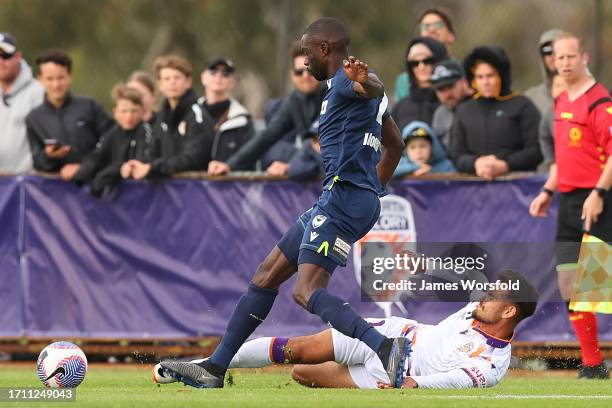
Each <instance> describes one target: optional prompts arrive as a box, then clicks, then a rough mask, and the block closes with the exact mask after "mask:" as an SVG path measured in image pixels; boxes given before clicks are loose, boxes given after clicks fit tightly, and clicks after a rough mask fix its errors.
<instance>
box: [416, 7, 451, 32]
mask: <svg viewBox="0 0 612 408" xmlns="http://www.w3.org/2000/svg"><path fill="white" fill-rule="evenodd" d="M428 14H435V15H437V16H438V17H440V18H441V19H442V21H444V24H445V25H446V28H448V31H450V32H451V33H453V34H455V30H454V29H453V21H452V20H451V18H450V16H449V15H448V10H446V9H445V8H442V7H430V8H428V9H426V10H425V11H423V12H422V13H421V15H420V16H419V19H418V20H417V23H419V24H420V23H421V22H422V21H423V19H424V18H425V16H426V15H428ZM417 30H418V28H417Z"/></svg>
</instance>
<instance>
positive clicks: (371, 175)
mask: <svg viewBox="0 0 612 408" xmlns="http://www.w3.org/2000/svg"><path fill="white" fill-rule="evenodd" d="M349 41H350V38H349V34H348V31H347V30H346V28H345V26H344V24H343V23H342V22H340V21H339V20H337V19H335V18H329V17H323V18H319V19H318V20H316V21H315V22H313V23H312V24H311V25H310V26H309V27H308V29H307V30H306V32H305V34H304V35H303V36H302V49H303V50H304V52H305V55H306V60H305V62H304V64H305V66H306V67H307V68H308V71H309V72H310V73H311V74H312V75H313V76H314V77H315V78H316V79H317V80H319V81H327V87H328V89H327V91H326V92H325V95H324V97H323V102H322V105H321V115H320V121H319V141H320V144H321V154H322V156H323V161H324V164H325V180H324V188H323V193H322V194H321V196H320V198H319V200H318V201H317V203H316V204H315V205H314V207H313V208H312V209H310V210H308V211H306V212H305V213H304V214H302V215H301V216H300V218H299V219H298V221H297V223H296V224H295V225H294V226H293V227H291V228H290V229H289V230H288V231H287V232H286V233H285V235H284V236H283V237H282V238H281V239H280V241H279V242H278V244H277V245H276V246H275V247H274V248H273V249H272V251H271V252H270V254H269V255H268V257H267V258H266V259H265V260H264V262H263V263H262V264H261V265H259V267H258V268H257V271H256V273H255V275H254V276H253V279H252V280H251V283H250V284H249V289H248V291H247V293H246V294H244V295H243V296H242V297H241V298H240V300H239V302H238V304H237V305H236V308H235V309H234V312H233V314H232V316H231V317H230V321H229V323H228V326H227V329H226V332H225V334H224V336H223V338H222V339H221V343H220V344H219V346H218V347H217V349H216V350H215V352H214V353H213V354H212V356H211V357H210V358H208V359H206V360H204V361H203V362H201V363H197V364H196V363H190V362H176V361H164V362H162V363H161V367H162V368H163V369H164V370H165V372H166V374H168V375H170V376H172V377H174V378H176V379H177V380H179V381H182V382H183V383H185V384H188V385H192V386H194V387H199V388H202V387H206V388H220V387H223V380H224V375H225V371H226V370H227V367H228V366H229V363H230V361H231V360H232V357H233V356H234V355H235V354H236V352H237V351H238V349H239V348H240V346H241V345H242V344H243V343H244V342H245V340H246V339H247V338H248V337H249V336H250V335H251V334H252V333H253V331H255V329H256V328H257V326H259V324H260V323H261V322H262V321H263V320H264V319H265V318H266V316H267V315H268V313H269V311H270V309H271V308H272V305H273V303H274V299H275V298H276V295H277V293H278V288H279V286H280V285H281V284H282V283H283V282H285V281H286V280H287V279H289V278H290V277H291V276H292V275H293V274H294V273H295V272H296V270H297V273H298V277H297V282H296V285H295V287H294V290H293V298H294V300H295V301H296V302H297V303H298V304H299V305H300V306H302V307H304V308H305V309H306V310H308V311H309V312H310V313H313V314H316V315H318V316H319V317H321V319H322V320H323V321H324V322H325V323H329V324H331V325H332V327H334V328H335V329H336V330H338V331H339V332H341V333H343V334H345V335H346V336H349V337H352V338H356V339H359V340H361V341H362V342H364V343H365V344H367V345H368V346H369V347H370V348H371V349H372V350H373V351H374V352H375V353H376V354H377V356H378V357H379V358H380V360H381V362H382V363H383V367H385V370H386V371H387V373H388V375H389V378H390V379H392V381H393V382H394V383H395V385H396V386H400V385H401V383H402V380H403V378H402V367H403V361H404V360H405V358H406V356H407V354H408V352H409V347H408V345H407V344H406V338H404V337H399V338H395V339H392V338H387V337H385V336H384V335H383V334H381V333H380V332H378V331H377V330H376V329H375V328H374V327H372V325H371V324H370V323H368V322H367V321H365V320H364V319H363V318H361V317H360V316H359V315H358V314H357V313H356V312H355V311H354V310H353V309H352V308H351V306H350V305H349V304H348V303H346V302H345V301H343V300H342V299H340V298H338V297H336V296H334V295H333V294H331V293H329V292H328V291H327V290H326V289H325V288H326V287H327V284H328V282H329V279H330V278H331V275H332V273H333V271H334V269H335V268H336V267H337V266H339V265H340V266H345V265H346V261H347V258H348V254H349V251H350V248H351V246H352V244H353V243H355V242H356V241H357V240H359V239H360V238H361V237H363V236H364V235H365V234H366V233H367V232H368V231H369V230H370V228H371V227H372V226H373V225H374V223H375V222H376V221H377V219H378V216H379V213H380V201H379V198H378V197H379V195H381V194H382V193H383V186H384V185H385V184H386V183H387V182H388V181H389V179H390V178H391V176H392V174H393V171H394V170H395V167H396V166H397V163H398V162H399V159H400V157H401V155H402V151H403V148H404V143H403V141H402V138H401V136H400V132H399V129H398V128H397V125H396V124H395V122H394V121H393V119H392V118H391V117H390V116H389V114H388V113H387V111H386V108H387V97H386V96H385V94H384V87H383V84H382V82H381V81H380V80H379V79H378V77H376V75H374V74H373V73H371V72H368V66H367V64H365V63H364V62H362V61H359V60H358V59H355V58H354V57H349V56H348V44H349ZM382 147H384V150H383V149H382Z"/></svg>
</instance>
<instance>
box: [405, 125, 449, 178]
mask: <svg viewBox="0 0 612 408" xmlns="http://www.w3.org/2000/svg"><path fill="white" fill-rule="evenodd" d="M417 128H423V129H425V130H426V131H427V133H428V134H429V135H430V136H431V158H430V159H429V161H428V162H427V163H428V164H429V165H430V166H431V173H454V172H456V170H455V167H454V166H453V162H451V161H450V159H449V158H448V156H447V155H446V150H444V148H443V147H442V144H441V143H440V140H438V137H437V136H436V134H435V133H434V131H433V129H432V128H431V127H430V126H429V125H428V124H427V123H425V122H421V121H418V120H415V121H413V122H410V123H409V124H408V126H406V127H404V129H403V130H402V139H404V142H405V143H406V146H408V141H409V140H410V139H413V138H415V137H418V136H414V135H411V133H412V132H413V131H414V130H415V129H417ZM419 167H421V166H420V165H419V164H417V163H414V162H413V161H412V160H410V159H409V158H408V152H407V151H406V150H404V154H403V155H402V157H401V159H400V162H399V164H398V165H397V168H396V169H395V172H393V177H401V176H405V175H408V174H412V173H414V172H415V171H416V170H418V169H419Z"/></svg>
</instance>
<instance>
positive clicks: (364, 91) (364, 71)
mask: <svg viewBox="0 0 612 408" xmlns="http://www.w3.org/2000/svg"><path fill="white" fill-rule="evenodd" d="M342 65H343V67H344V72H345V73H346V76H347V77H348V79H350V80H351V81H354V82H353V89H354V90H355V92H356V93H357V94H359V95H360V96H362V97H364V98H367V99H373V98H379V97H381V96H383V95H384V93H385V87H384V85H383V83H382V82H381V80H380V79H378V77H377V76H376V74H373V73H371V72H368V64H366V63H365V62H363V61H361V60H359V59H357V58H355V57H353V56H350V57H348V59H345V60H343V61H342Z"/></svg>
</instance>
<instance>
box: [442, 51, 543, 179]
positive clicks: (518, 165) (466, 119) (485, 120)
mask: <svg viewBox="0 0 612 408" xmlns="http://www.w3.org/2000/svg"><path fill="white" fill-rule="evenodd" d="M477 61H484V62H486V63H488V64H490V65H491V66H493V67H494V68H495V69H496V70H497V72H498V74H499V77H500V80H501V83H500V89H499V91H498V93H497V95H496V96H494V97H490V98H485V97H483V96H482V95H480V94H479V93H478V92H477V93H476V94H475V95H474V98H473V99H471V100H468V101H466V102H463V103H461V104H459V106H458V107H457V111H456V112H455V118H454V120H453V125H452V127H451V156H452V159H453V162H454V164H455V167H456V168H457V170H459V171H460V172H464V173H472V174H473V173H475V168H474V162H475V161H476V159H477V158H478V157H480V156H485V155H490V154H493V155H495V156H497V158H499V159H501V160H504V161H506V163H507V164H508V167H509V169H510V171H532V170H536V168H537V166H538V164H539V163H540V162H541V161H542V154H541V153H540V146H539V144H538V125H539V123H540V112H539V111H538V109H537V108H536V106H535V105H534V104H533V102H531V100H530V99H529V98H527V97H525V96H523V95H518V94H515V93H513V92H512V90H511V85H512V80H511V75H510V68H511V66H510V60H509V59H508V57H507V55H506V52H505V51H504V50H503V49H502V48H501V47H497V46H481V47H476V48H475V49H474V50H473V51H472V52H471V53H470V54H469V55H468V56H467V57H466V58H465V60H464V63H463V65H464V68H465V72H466V77H467V79H468V82H469V83H470V84H473V79H474V73H473V68H474V66H475V64H476V62H477Z"/></svg>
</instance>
